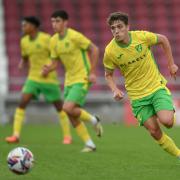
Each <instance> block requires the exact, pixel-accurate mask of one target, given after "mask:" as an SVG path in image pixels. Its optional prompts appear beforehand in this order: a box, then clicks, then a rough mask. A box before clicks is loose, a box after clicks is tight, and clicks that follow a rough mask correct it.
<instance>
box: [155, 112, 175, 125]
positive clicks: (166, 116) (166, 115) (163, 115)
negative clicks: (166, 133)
mask: <svg viewBox="0 0 180 180" xmlns="http://www.w3.org/2000/svg"><path fill="white" fill-rule="evenodd" d="M157 116H158V120H159V122H160V123H161V124H163V125H164V126H165V127H167V128H171V127H173V125H174V121H175V114H174V110H171V111H170V110H161V111H158V112H157Z"/></svg>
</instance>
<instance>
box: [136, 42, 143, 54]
mask: <svg viewBox="0 0 180 180" xmlns="http://www.w3.org/2000/svg"><path fill="white" fill-rule="evenodd" d="M135 48H136V50H137V52H141V51H142V45H141V44H138V45H137V46H135Z"/></svg>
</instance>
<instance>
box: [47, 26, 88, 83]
mask: <svg viewBox="0 0 180 180" xmlns="http://www.w3.org/2000/svg"><path fill="white" fill-rule="evenodd" d="M90 44H91V41H90V40H89V39H88V38H86V37H85V36H84V35H83V34H81V33H79V32H77V31H75V30H73V29H71V28H68V29H67V31H66V34H65V36H64V37H60V35H59V34H55V35H54V36H52V38H51V42H50V50H51V58H52V59H55V60H58V59H60V60H61V62H62V64H63V65H64V67H65V86H68V85H71V84H74V83H86V82H87V77H88V74H89V72H90V68H91V65H90V59H89V56H88V52H87V49H88V47H89V46H90Z"/></svg>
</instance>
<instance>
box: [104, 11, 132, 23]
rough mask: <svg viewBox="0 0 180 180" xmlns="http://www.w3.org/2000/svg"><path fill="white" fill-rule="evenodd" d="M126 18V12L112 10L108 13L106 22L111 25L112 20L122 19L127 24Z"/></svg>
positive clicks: (127, 17)
mask: <svg viewBox="0 0 180 180" xmlns="http://www.w3.org/2000/svg"><path fill="white" fill-rule="evenodd" d="M128 19H129V16H128V14H126V13H124V12H121V11H118V12H113V13H111V14H110V15H109V17H108V18H107V23H108V24H109V25H111V24H112V23H113V22H114V21H117V20H120V21H123V22H124V24H125V25H128Z"/></svg>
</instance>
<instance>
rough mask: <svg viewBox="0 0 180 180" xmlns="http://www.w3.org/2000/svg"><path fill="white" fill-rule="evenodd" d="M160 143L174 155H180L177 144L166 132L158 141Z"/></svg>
mask: <svg viewBox="0 0 180 180" xmlns="http://www.w3.org/2000/svg"><path fill="white" fill-rule="evenodd" d="M157 142H158V144H159V145H160V146H161V147H162V148H163V149H164V150H165V151H167V152H168V153H169V154H171V155H173V156H177V157H179V156H180V149H178V147H177V146H176V145H175V143H174V141H173V140H172V139H171V138H170V137H169V136H167V135H166V134H165V133H163V134H162V137H161V139H160V140H158V141H157Z"/></svg>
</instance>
